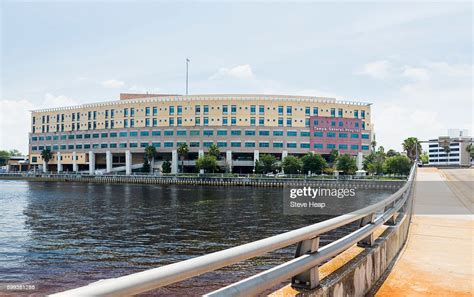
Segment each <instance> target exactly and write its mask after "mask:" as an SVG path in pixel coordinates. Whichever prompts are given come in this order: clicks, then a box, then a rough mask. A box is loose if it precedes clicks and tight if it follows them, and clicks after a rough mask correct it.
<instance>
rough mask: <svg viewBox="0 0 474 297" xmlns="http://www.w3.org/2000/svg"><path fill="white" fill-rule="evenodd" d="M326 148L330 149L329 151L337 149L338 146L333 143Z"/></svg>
mask: <svg viewBox="0 0 474 297" xmlns="http://www.w3.org/2000/svg"><path fill="white" fill-rule="evenodd" d="M326 148H328V149H335V148H336V145H335V144H333V143H328V144H327V145H326Z"/></svg>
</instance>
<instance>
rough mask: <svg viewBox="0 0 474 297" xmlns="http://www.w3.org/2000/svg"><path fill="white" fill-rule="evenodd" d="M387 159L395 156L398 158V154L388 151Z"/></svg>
mask: <svg viewBox="0 0 474 297" xmlns="http://www.w3.org/2000/svg"><path fill="white" fill-rule="evenodd" d="M386 155H387V157H388V158H390V157H395V156H398V155H399V153H397V152H396V151H395V150H394V149H389V150H388V151H387V153H386Z"/></svg>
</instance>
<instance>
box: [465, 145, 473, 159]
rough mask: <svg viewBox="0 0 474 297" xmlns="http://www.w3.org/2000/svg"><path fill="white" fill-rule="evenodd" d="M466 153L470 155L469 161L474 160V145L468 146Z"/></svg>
mask: <svg viewBox="0 0 474 297" xmlns="http://www.w3.org/2000/svg"><path fill="white" fill-rule="evenodd" d="M466 152H468V153H469V157H470V158H469V161H470V160H471V159H472V158H474V145H472V143H470V144H468V145H467V146H466Z"/></svg>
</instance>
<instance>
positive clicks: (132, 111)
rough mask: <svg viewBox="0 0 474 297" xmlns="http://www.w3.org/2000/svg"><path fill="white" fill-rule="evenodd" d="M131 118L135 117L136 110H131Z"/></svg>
mask: <svg viewBox="0 0 474 297" xmlns="http://www.w3.org/2000/svg"><path fill="white" fill-rule="evenodd" d="M130 116H131V117H134V116H135V108H133V107H132V108H130Z"/></svg>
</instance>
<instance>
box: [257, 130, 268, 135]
mask: <svg viewBox="0 0 474 297" xmlns="http://www.w3.org/2000/svg"><path fill="white" fill-rule="evenodd" d="M258 135H260V136H270V131H268V130H260V131H258Z"/></svg>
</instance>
